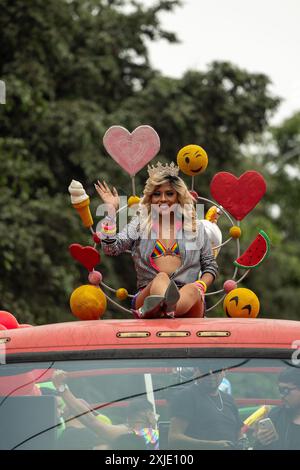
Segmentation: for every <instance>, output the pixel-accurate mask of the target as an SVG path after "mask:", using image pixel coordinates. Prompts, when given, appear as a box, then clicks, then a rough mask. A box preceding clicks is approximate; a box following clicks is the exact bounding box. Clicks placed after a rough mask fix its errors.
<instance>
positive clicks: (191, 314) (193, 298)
mask: <svg viewBox="0 0 300 470" xmlns="http://www.w3.org/2000/svg"><path fill="white" fill-rule="evenodd" d="M203 315H204V304H203V301H202V298H201V296H200V293H199V289H198V288H197V287H196V286H195V284H186V285H185V286H183V287H182V288H181V289H180V299H179V300H178V302H177V305H176V310H175V317H182V316H185V317H186V318H187V317H188V318H196V317H200V318H201V317H203Z"/></svg>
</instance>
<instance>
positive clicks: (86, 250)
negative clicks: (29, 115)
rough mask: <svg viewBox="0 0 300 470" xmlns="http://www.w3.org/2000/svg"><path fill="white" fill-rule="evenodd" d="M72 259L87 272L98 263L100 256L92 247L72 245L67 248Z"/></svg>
mask: <svg viewBox="0 0 300 470" xmlns="http://www.w3.org/2000/svg"><path fill="white" fill-rule="evenodd" d="M69 251H70V253H71V256H72V258H74V259H76V261H79V263H81V264H82V265H83V266H84V267H85V268H86V269H87V270H88V271H89V272H91V271H92V270H93V269H94V267H95V266H97V264H99V263H100V254H99V253H98V251H97V250H96V249H95V248H93V247H92V246H82V245H80V244H79V243H73V244H72V245H70V246H69Z"/></svg>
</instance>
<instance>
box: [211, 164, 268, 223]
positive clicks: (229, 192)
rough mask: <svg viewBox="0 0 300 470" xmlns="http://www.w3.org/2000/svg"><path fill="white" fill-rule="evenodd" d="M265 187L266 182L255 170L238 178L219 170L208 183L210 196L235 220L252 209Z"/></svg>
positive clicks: (240, 218) (241, 217) (263, 192)
mask: <svg viewBox="0 0 300 470" xmlns="http://www.w3.org/2000/svg"><path fill="white" fill-rule="evenodd" d="M266 189H267V186H266V182H265V180H264V178H263V176H262V175H261V174H260V173H258V172H257V171H246V173H244V174H242V176H240V177H239V178H237V177H236V176H234V175H232V174H231V173H227V172H226V171H221V172H220V173H217V174H216V175H215V176H214V177H213V179H212V181H211V183H210V192H211V195H212V197H213V198H214V199H215V200H216V201H217V202H218V203H219V204H220V205H221V206H223V207H224V209H226V210H227V211H228V212H229V214H231V215H232V216H233V217H235V218H236V219H237V220H242V219H243V218H244V217H245V216H246V215H247V214H248V213H249V212H251V211H252V209H254V207H255V206H256V204H258V202H259V201H260V200H261V198H262V197H263V195H264V194H265V192H266Z"/></svg>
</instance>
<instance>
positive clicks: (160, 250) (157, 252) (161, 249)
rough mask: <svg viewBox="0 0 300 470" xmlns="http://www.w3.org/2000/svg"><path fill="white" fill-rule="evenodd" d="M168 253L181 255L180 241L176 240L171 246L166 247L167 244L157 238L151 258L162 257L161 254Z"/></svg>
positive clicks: (165, 254)
mask: <svg viewBox="0 0 300 470" xmlns="http://www.w3.org/2000/svg"><path fill="white" fill-rule="evenodd" d="M167 255H172V256H179V257H180V251H179V246H178V243H177V242H176V241H175V242H174V243H173V245H172V246H171V247H169V248H166V247H165V245H164V244H163V243H162V242H161V241H160V240H156V243H155V246H154V249H153V251H152V253H151V258H152V259H154V258H160V257H161V256H167Z"/></svg>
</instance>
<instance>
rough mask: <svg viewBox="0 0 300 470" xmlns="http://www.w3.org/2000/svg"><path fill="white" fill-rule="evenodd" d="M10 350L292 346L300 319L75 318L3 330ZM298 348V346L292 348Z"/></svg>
mask: <svg viewBox="0 0 300 470" xmlns="http://www.w3.org/2000/svg"><path fill="white" fill-rule="evenodd" d="M4 338H6V340H7V342H6V343H5V346H6V353H7V354H10V353H21V352H38V351H40V352H43V351H71V350H93V349H113V348H114V349H127V348H132V347H134V348H170V347H171V348H177V347H206V348H207V347H208V348H209V347H215V348H218V347H222V348H223V347H224V348H233V347H234V348H235V347H236V348H237V347H240V348H241V347H242V348H243V347H249V348H288V349H290V348H292V343H293V342H294V341H296V340H300V322H297V321H291V320H273V319H227V318H204V319H194V318H190V319H184V318H179V319H165V320H164V319H159V320H98V321H78V322H76V321H74V322H68V323H57V324H50V325H44V326H35V327H29V328H22V329H15V330H4V331H0V341H1V339H2V341H1V343H3V342H4V341H5V339H4ZM294 347H295V346H294Z"/></svg>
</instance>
